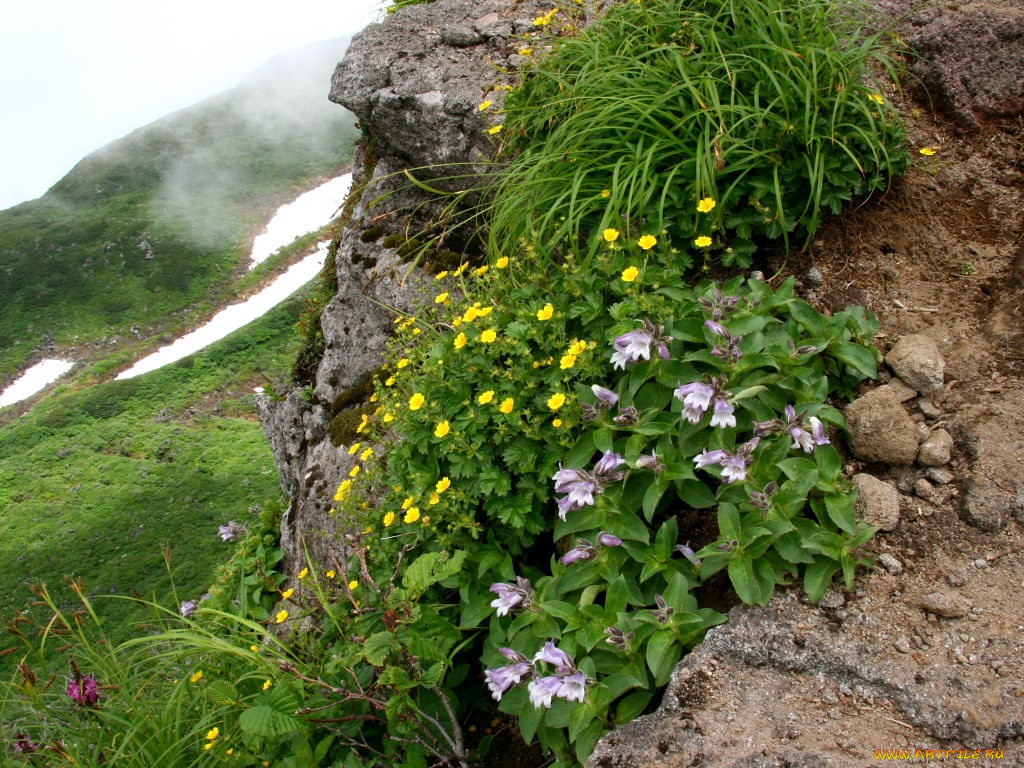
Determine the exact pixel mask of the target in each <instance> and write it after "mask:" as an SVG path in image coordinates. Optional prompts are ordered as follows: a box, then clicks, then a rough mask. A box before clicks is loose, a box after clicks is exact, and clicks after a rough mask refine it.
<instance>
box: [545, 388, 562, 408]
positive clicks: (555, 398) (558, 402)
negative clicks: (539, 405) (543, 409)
mask: <svg viewBox="0 0 1024 768" xmlns="http://www.w3.org/2000/svg"><path fill="white" fill-rule="evenodd" d="M563 405H565V395H563V394H562V393H561V392H556V393H555V394H553V395H552V396H551V397H549V398H548V408H550V409H551V410H552V411H557V410H558V409H559V408H561V407H562V406H563Z"/></svg>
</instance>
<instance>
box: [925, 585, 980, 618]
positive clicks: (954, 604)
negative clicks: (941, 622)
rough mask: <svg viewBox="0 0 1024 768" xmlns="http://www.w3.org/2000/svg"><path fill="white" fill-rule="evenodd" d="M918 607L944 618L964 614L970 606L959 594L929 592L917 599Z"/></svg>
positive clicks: (958, 616)
mask: <svg viewBox="0 0 1024 768" xmlns="http://www.w3.org/2000/svg"><path fill="white" fill-rule="evenodd" d="M917 605H918V607H920V608H921V609H923V610H925V611H928V613H934V614H935V615H936V616H941V617H942V618H944V619H959V618H960V617H961V616H966V615H967V612H968V611H970V610H971V606H970V605H969V604H968V602H967V601H966V600H965V599H964V598H963V597H961V596H960V595H957V594H954V593H952V592H931V593H930V594H927V595H925V596H924V597H922V598H921V599H920V600H918V601H917Z"/></svg>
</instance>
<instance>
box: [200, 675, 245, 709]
mask: <svg viewBox="0 0 1024 768" xmlns="http://www.w3.org/2000/svg"><path fill="white" fill-rule="evenodd" d="M206 692H207V695H208V696H209V697H210V703H212V704H214V705H215V706H217V707H230V706H235V705H237V704H238V703H239V697H238V690H237V689H236V688H235V686H233V685H232V684H231V683H229V682H228V681H227V680H214V681H213V682H211V683H210V684H209V685H208V686H206Z"/></svg>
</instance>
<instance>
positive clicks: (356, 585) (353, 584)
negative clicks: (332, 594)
mask: <svg viewBox="0 0 1024 768" xmlns="http://www.w3.org/2000/svg"><path fill="white" fill-rule="evenodd" d="M358 586H359V582H358V581H356V580H355V579H352V581H350V582H349V583H348V588H349V590H350V591H351V590H353V589H355V588H356V587H358Z"/></svg>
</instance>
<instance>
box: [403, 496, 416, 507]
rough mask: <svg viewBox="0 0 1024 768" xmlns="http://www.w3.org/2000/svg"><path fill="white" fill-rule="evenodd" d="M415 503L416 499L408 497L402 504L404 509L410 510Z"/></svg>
mask: <svg viewBox="0 0 1024 768" xmlns="http://www.w3.org/2000/svg"><path fill="white" fill-rule="evenodd" d="M415 503H416V499H414V498H413V497H412V496H406V497H405V501H403V502H402V509H408V508H409V507H411V506H412V505H413V504H415Z"/></svg>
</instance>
